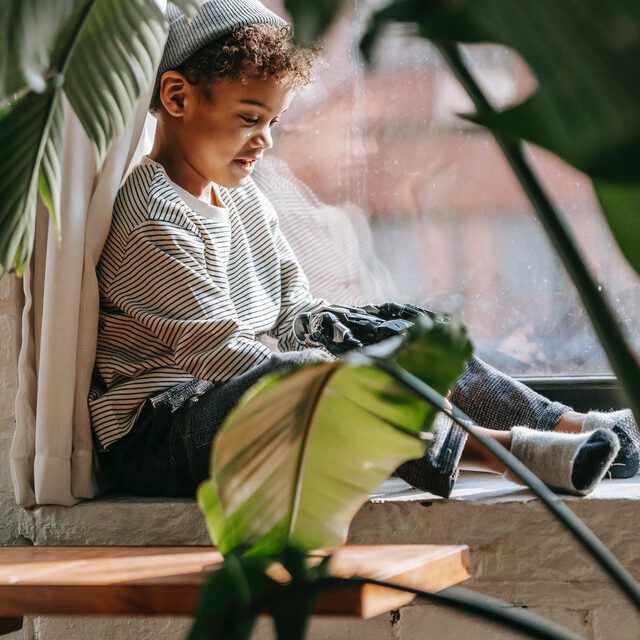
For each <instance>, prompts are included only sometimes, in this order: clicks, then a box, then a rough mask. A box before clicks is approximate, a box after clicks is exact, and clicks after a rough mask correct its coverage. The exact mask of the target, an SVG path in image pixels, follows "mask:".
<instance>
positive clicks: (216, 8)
mask: <svg viewBox="0 0 640 640" xmlns="http://www.w3.org/2000/svg"><path fill="white" fill-rule="evenodd" d="M165 15H166V17H167V20H168V21H169V36H168V37H167V42H166V44H165V45H164V53H163V54H162V59H161V60H160V66H159V67H158V73H157V75H156V81H155V84H154V87H153V98H154V99H155V98H157V97H158V94H159V92H160V78H162V74H163V73H164V72H165V71H168V70H169V69H175V68H176V67H178V66H180V65H181V64H182V63H183V62H184V61H185V60H186V59H187V58H189V57H190V56H191V55H193V54H194V53H195V52H196V51H198V50H199V49H202V47H204V46H205V45H207V44H209V43H210V42H213V41H214V40H217V39H218V38H221V37H222V36H225V35H227V34H228V33H230V32H231V31H233V30H234V29H236V28H237V27H246V26H247V25H250V24H271V25H274V26H276V27H286V26H287V22H286V21H285V20H283V19H282V18H281V17H280V16H278V15H276V14H275V13H273V11H269V9H267V8H266V7H265V6H264V5H263V4H262V3H261V2H259V0H209V1H208V2H203V3H202V5H201V7H200V11H199V12H198V14H197V15H196V16H195V17H194V18H191V19H189V18H187V16H185V15H184V13H182V11H180V9H178V7H176V5H174V4H173V3H172V2H168V3H167V10H166V14H165Z"/></svg>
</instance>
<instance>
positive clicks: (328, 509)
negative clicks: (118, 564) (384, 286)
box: [201, 363, 426, 555]
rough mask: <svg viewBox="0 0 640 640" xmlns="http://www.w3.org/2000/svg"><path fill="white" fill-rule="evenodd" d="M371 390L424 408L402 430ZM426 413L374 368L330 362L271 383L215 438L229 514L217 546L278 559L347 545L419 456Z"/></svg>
mask: <svg viewBox="0 0 640 640" xmlns="http://www.w3.org/2000/svg"><path fill="white" fill-rule="evenodd" d="M367 388H377V389H383V390H384V392H385V393H386V396H387V400H388V402H389V403H391V402H393V399H394V398H397V399H398V401H399V402H400V403H401V404H402V405H403V406H406V405H407V404H410V403H411V401H413V403H414V405H416V407H417V408H414V409H413V411H412V412H411V413H410V416H403V424H401V425H397V424H393V423H390V422H387V420H386V419H385V418H387V417H388V414H387V415H386V416H379V415H376V408H375V407H373V408H372V407H370V406H367V405H368V400H370V397H368V396H367ZM354 400H355V402H354ZM381 404H383V405H385V406H386V404H385V403H381ZM425 407H426V405H425V404H424V403H423V402H422V401H420V400H418V399H417V398H416V396H415V395H414V394H413V392H407V391H406V390H404V389H401V388H400V387H399V385H398V384H397V383H395V382H394V381H393V380H392V379H391V378H390V377H389V376H388V375H387V374H384V373H383V372H381V371H379V370H377V369H374V368H372V367H358V366H352V365H347V364H344V363H332V364H326V365H320V366H314V367H310V368H305V369H302V370H300V371H296V372H295V373H292V374H289V375H286V374H281V375H274V376H270V377H268V378H266V379H265V381H264V382H263V383H262V384H259V385H258V386H257V388H254V390H253V391H250V392H249V395H248V397H247V398H246V399H245V400H244V401H243V402H242V403H241V405H239V406H238V408H237V409H236V410H235V411H234V412H233V413H232V414H231V416H230V417H229V419H228V420H227V422H226V424H225V426H224V427H223V429H222V430H221V432H220V433H219V434H218V436H217V438H216V444H215V447H214V452H213V458H212V469H213V470H214V476H215V482H216V484H217V487H218V498H219V505H220V506H219V508H220V509H221V510H222V511H223V513H224V517H225V522H224V530H223V533H222V535H221V536H220V537H218V538H216V539H215V543H216V545H217V546H218V548H219V549H220V550H221V551H222V552H223V553H227V552H229V551H230V550H232V549H236V548H240V547H249V551H248V552H249V553H255V554H264V555H274V554H277V553H279V552H280V551H281V550H282V549H283V548H284V547H286V546H288V545H289V544H293V545H295V546H298V547H300V548H301V549H313V548H316V547H321V546H330V545H333V544H338V543H341V542H342V541H343V540H344V538H345V537H346V533H347V528H348V525H349V521H350V518H351V516H352V515H353V514H354V513H355V511H356V509H357V508H358V507H359V505H360V504H361V503H362V502H363V501H364V500H365V499H366V497H367V495H369V494H370V493H371V492H372V491H373V490H374V489H375V488H376V487H377V486H378V485H379V484H380V483H381V482H382V480H384V479H385V478H386V477H387V476H388V475H389V474H390V473H391V472H392V471H393V470H394V469H396V468H397V467H398V465H399V464H400V463H401V462H402V461H403V460H405V459H408V458H416V457H418V456H420V455H421V453H422V451H423V449H424V445H422V444H421V443H420V441H419V440H417V439H416V436H417V435H418V434H419V432H420V430H421V428H422V427H423V425H424V418H425V415H426V409H425ZM202 501H203V500H201V502H202Z"/></svg>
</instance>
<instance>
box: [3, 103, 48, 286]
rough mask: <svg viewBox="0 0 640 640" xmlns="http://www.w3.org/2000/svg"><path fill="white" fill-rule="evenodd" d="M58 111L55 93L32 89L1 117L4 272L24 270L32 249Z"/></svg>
mask: <svg viewBox="0 0 640 640" xmlns="http://www.w3.org/2000/svg"><path fill="white" fill-rule="evenodd" d="M55 112H57V108H56V97H55V95H54V94H52V93H51V92H48V93H44V94H38V93H33V92H31V93H28V94H27V95H25V96H23V97H22V98H20V99H19V100H18V101H16V102H15V103H14V104H13V107H12V108H11V109H10V110H9V111H8V112H7V113H5V114H4V115H3V116H2V118H0V148H2V151H3V153H2V161H1V163H2V164H1V168H0V257H1V262H0V274H2V273H3V272H5V271H8V270H10V269H12V268H15V269H16V271H17V272H18V273H20V272H21V271H22V269H23V268H24V265H25V263H26V259H27V258H28V255H29V253H30V251H31V246H32V243H33V230H34V228H35V212H36V204H37V193H38V191H37V189H38V175H39V166H40V160H41V158H42V154H43V152H44V143H45V142H46V139H47V136H48V131H49V128H50V123H51V121H50V118H49V116H50V115H51V114H53V113H55Z"/></svg>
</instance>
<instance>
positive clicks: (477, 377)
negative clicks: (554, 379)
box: [451, 358, 640, 478]
mask: <svg viewBox="0 0 640 640" xmlns="http://www.w3.org/2000/svg"><path fill="white" fill-rule="evenodd" d="M451 401H452V402H453V404H455V405H456V406H457V407H459V408H460V409H462V410H463V411H464V412H465V413H466V414H467V415H468V416H469V417H470V418H472V419H473V421H474V422H475V423H477V424H479V425H481V426H483V427H488V428H490V429H511V428H512V427H514V426H526V427H529V428H531V429H535V430H542V431H551V430H556V431H562V432H567V433H582V432H590V431H595V430H596V429H607V430H609V431H612V432H613V433H615V434H616V436H617V437H618V440H619V441H620V451H619V453H618V456H617V457H616V459H615V460H614V461H613V463H612V465H611V468H610V469H609V474H610V476H611V477H613V478H629V477H632V476H634V475H635V474H636V473H637V472H638V470H639V467H640V433H639V432H638V428H637V426H636V423H635V421H634V420H633V416H632V415H631V412H630V411H628V410H626V411H616V412H612V413H608V414H607V413H599V412H590V413H589V414H582V413H577V412H575V411H573V410H572V409H571V408H570V407H567V406H565V405H563V404H560V403H559V402H552V401H550V400H548V399H547V398H545V397H543V396H541V395H540V394H539V393H536V392H535V391H533V390H531V389H529V388H528V387H527V386H525V385H523V384H521V383H520V382H517V381H516V380H514V379H513V378H510V377H509V376H507V375H505V374H504V373H501V372H500V371H498V370H497V369H494V368H493V367H491V366H490V365H488V364H486V363H485V362H483V361H482V360H480V359H479V358H473V359H472V360H471V361H470V363H469V366H468V368H467V371H466V372H465V374H464V375H463V376H462V377H461V378H460V380H459V381H458V384H457V385H456V387H455V388H454V390H453V392H452V395H451Z"/></svg>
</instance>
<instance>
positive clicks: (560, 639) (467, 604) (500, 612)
mask: <svg viewBox="0 0 640 640" xmlns="http://www.w3.org/2000/svg"><path fill="white" fill-rule="evenodd" d="M366 584H371V585H375V586H377V587H385V588H388V589H395V590H396V591H404V592H405V593H412V594H414V595H415V596H416V597H417V598H419V599H421V600H428V601H429V602H433V603H434V604H439V605H443V606H445V607H448V608H450V609H455V610H456V611H462V612H464V613H472V614H475V615H477V616H480V617H481V618H485V619H487V620H490V621H491V622H493V623H495V624H499V625H502V626H503V627H507V628H508V629H510V630H512V631H513V630H515V631H519V632H521V633H524V634H526V635H528V636H530V637H532V638H536V639H538V640H539V639H540V638H546V639H549V640H580V636H578V635H576V634H575V633H573V632H571V631H569V630H568V629H565V628H564V627H561V626H560V625H557V624H555V623H554V622H550V621H549V620H545V619H544V618H542V617H540V616H537V615H535V614H533V613H530V612H529V611H526V610H525V609H519V608H515V607H514V605H511V604H509V603H507V602H502V601H500V600H498V599H496V598H488V597H487V596H482V595H480V594H478V593H475V592H473V591H470V590H468V589H460V588H449V589H444V590H443V591H440V592H439V593H430V592H428V591H423V590H422V589H416V588H415V587H408V586H404V585H400V584H395V583H393V582H385V581H383V580H375V579H374V578H360V577H352V578H334V577H326V578H318V579H317V580H313V581H311V582H292V583H291V584H289V585H287V587H290V588H291V589H295V590H296V592H304V591H307V590H308V591H317V590H318V589H326V588H331V587H340V586H345V585H354V586H362V585H366ZM256 604H257V605H258V607H260V602H258V603H256ZM260 608H263V607H260Z"/></svg>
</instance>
